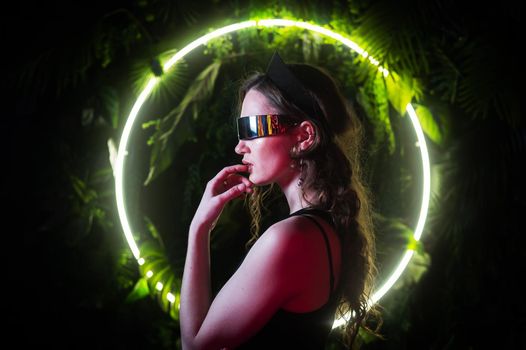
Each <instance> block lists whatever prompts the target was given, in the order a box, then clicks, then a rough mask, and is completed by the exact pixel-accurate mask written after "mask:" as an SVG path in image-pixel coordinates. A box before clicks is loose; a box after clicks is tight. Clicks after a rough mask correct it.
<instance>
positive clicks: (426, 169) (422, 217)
mask: <svg viewBox="0 0 526 350" xmlns="http://www.w3.org/2000/svg"><path fill="white" fill-rule="evenodd" d="M253 27H297V28H303V29H306V30H309V31H311V32H315V33H318V34H321V35H323V36H326V37H329V38H332V39H335V40H337V41H339V42H340V43H342V44H343V45H345V46H347V47H348V48H350V49H351V50H353V51H355V52H356V53H358V54H359V55H361V56H362V57H363V58H364V59H367V60H368V61H369V62H370V64H372V65H374V66H376V67H377V69H378V71H380V72H381V73H382V74H383V75H384V76H386V77H387V76H388V75H389V71H388V70H387V69H385V68H383V67H381V66H380V65H379V62H378V61H377V60H376V59H374V58H373V57H372V56H370V55H369V54H368V53H367V52H366V51H364V50H363V49H362V48H361V47H359V46H358V45H357V44H356V43H354V42H353V41H351V40H350V39H348V38H346V37H344V36H343V35H341V34H338V33H335V32H333V31H331V30H329V29H326V28H323V27H320V26H317V25H313V24H310V23H307V22H302V21H294V20H288V19H261V20H250V21H245V22H240V23H236V24H232V25H228V26H225V27H223V28H219V29H217V30H215V31H213V32H210V33H208V34H206V35H203V36H202V37H200V38H198V39H197V40H194V41H192V42H191V43H190V44H188V45H186V46H185V47H184V48H182V49H181V50H180V51H178V52H177V53H176V54H174V55H173V56H172V57H171V58H170V59H169V60H168V61H167V62H166V63H165V64H164V66H163V71H165V72H166V71H168V70H170V68H171V67H173V66H174V65H175V64H176V63H177V62H178V61H179V60H181V59H182V58H183V57H185V56H186V55H187V54H188V53H190V52H191V51H192V50H194V49H195V48H197V47H199V46H201V45H205V44H206V43H208V42H209V41H210V40H213V39H215V38H218V37H221V36H223V35H225V34H228V33H232V32H236V31H239V30H243V29H247V28H253ZM158 81H159V78H158V77H152V78H151V79H150V80H149V81H148V83H147V84H146V87H145V88H144V89H143V90H142V92H141V93H140V95H139V97H138V98H137V101H135V104H134V105H133V107H132V110H131V112H130V114H129V116H128V119H127V120H126V124H125V125H124V129H123V131H122V135H121V139H120V143H119V147H118V151H117V157H116V161H115V166H114V176H115V196H116V201H117V210H118V214H119V219H120V222H121V225H122V229H123V232H124V235H125V237H126V241H127V242H128V245H129V246H130V249H131V251H132V253H133V256H134V257H135V259H137V262H138V264H139V265H143V264H144V262H145V261H144V258H142V257H141V252H140V250H139V248H138V246H137V244H136V242H135V240H134V238H133V235H132V230H131V227H130V223H129V221H128V217H127V215H126V204H125V194H124V162H125V160H126V155H127V146H128V143H129V141H130V134H131V131H132V129H133V127H134V125H135V122H136V120H137V116H138V114H139V111H140V109H141V107H142V105H143V104H144V102H145V101H146V99H147V98H148V96H149V95H150V93H151V92H152V90H153V88H154V87H155V86H156V85H157V83H158ZM406 112H407V114H408V115H409V118H410V120H411V123H412V125H413V128H414V130H415V133H416V137H417V140H418V143H417V146H418V147H419V149H420V156H421V160H422V171H423V173H422V176H423V186H422V187H423V188H422V201H421V207H420V213H419V217H418V221H417V225H416V228H415V230H414V235H413V238H414V240H415V241H419V240H420V237H421V235H422V232H423V229H424V225H425V222H426V217H427V212H428V207H429V197H430V192H431V175H430V174H431V172H430V162H429V155H428V151H427V145H426V141H425V137H424V132H423V131H422V127H421V126H420V123H419V121H418V116H417V114H416V112H415V109H414V108H413V106H412V105H411V104H410V103H408V104H407V106H406ZM414 252H415V251H414V249H413V248H412V247H410V248H407V249H406V251H405V253H404V255H403V257H402V259H401V260H400V262H399V263H398V265H397V266H396V268H395V269H394V271H393V273H392V274H391V275H390V277H389V278H388V279H387V281H386V282H385V283H384V284H383V285H382V286H381V287H380V288H379V289H378V290H376V291H375V292H374V294H373V295H372V297H371V298H370V300H369V305H370V306H372V305H374V304H375V303H376V302H378V300H380V298H382V297H383V296H384V295H385V293H387V291H388V290H389V289H390V288H391V287H392V286H393V285H394V283H395V282H396V281H397V280H398V278H399V277H400V276H401V275H402V273H403V271H404V270H405V268H406V267H407V265H408V264H409V261H410V260H411V258H412V257H413V254H414ZM153 274H154V272H153V271H148V272H147V273H146V276H147V277H151V276H152V275H153ZM155 288H156V289H157V290H159V291H161V290H162V289H163V284H162V282H158V283H157V284H156V286H155ZM166 298H167V299H168V301H169V302H170V303H172V304H174V303H175V301H176V296H175V294H174V293H173V292H169V293H168V294H167V296H166ZM177 306H178V305H177ZM350 317H352V315H346V317H341V318H339V319H337V320H335V322H334V325H333V328H335V327H339V326H341V325H343V324H344V323H345V322H346V319H348V318H350Z"/></svg>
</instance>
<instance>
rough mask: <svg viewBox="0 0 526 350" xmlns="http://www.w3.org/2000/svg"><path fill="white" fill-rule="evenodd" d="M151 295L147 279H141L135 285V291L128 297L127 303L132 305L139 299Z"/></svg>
mask: <svg viewBox="0 0 526 350" xmlns="http://www.w3.org/2000/svg"><path fill="white" fill-rule="evenodd" d="M148 295H150V288H149V287H148V282H147V281H146V278H141V279H139V280H138V281H137V283H135V286H134V287H133V290H132V291H131V292H130V294H128V296H127V297H126V302H127V303H132V302H134V301H137V300H139V299H143V298H145V297H146V296H148Z"/></svg>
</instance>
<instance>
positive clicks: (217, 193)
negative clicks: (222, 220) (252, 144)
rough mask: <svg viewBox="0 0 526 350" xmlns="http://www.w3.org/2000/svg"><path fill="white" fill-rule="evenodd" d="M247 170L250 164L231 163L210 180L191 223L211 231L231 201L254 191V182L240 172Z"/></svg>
mask: <svg viewBox="0 0 526 350" xmlns="http://www.w3.org/2000/svg"><path fill="white" fill-rule="evenodd" d="M247 170H248V166H247V165H244V164H237V165H231V166H228V167H225V168H223V170H221V171H220V172H219V173H218V174H217V175H216V176H214V178H213V179H212V180H210V181H208V184H207V185H206V188H205V192H204V193H203V197H202V198H201V202H200V203H199V207H198V208H197V211H196V212H195V215H194V218H193V220H192V224H191V225H192V226H193V225H197V227H208V232H210V231H211V230H212V229H213V228H214V226H215V224H216V223H217V220H218V219H219V216H220V215H221V212H222V211H223V208H224V207H225V205H226V204H227V203H228V202H229V201H231V200H232V199H234V198H237V197H239V196H241V195H242V194H243V193H252V191H253V190H252V186H253V183H252V182H250V181H249V180H248V179H247V178H246V177H243V176H241V175H239V174H238V173H239V172H246V171H247ZM191 231H192V230H191Z"/></svg>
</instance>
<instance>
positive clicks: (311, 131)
mask: <svg viewBox="0 0 526 350" xmlns="http://www.w3.org/2000/svg"><path fill="white" fill-rule="evenodd" d="M296 130H297V134H296V140H297V143H296V144H297V145H298V149H299V151H300V152H304V151H306V150H308V149H309V148H310V147H311V146H312V144H313V143H314V140H316V128H315V127H314V125H313V124H312V122H311V121H308V120H304V121H302V122H301V124H300V125H298V126H297V128H296Z"/></svg>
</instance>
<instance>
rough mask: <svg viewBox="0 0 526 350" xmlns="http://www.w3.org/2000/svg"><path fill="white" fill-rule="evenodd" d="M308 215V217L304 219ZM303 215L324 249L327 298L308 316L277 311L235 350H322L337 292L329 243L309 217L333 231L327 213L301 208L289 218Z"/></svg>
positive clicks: (331, 220) (324, 234)
mask: <svg viewBox="0 0 526 350" xmlns="http://www.w3.org/2000/svg"><path fill="white" fill-rule="evenodd" d="M307 214H308V215H307ZM296 215H303V216H305V217H307V218H309V219H310V220H312V222H314V223H315V224H316V226H318V228H319V229H320V231H321V233H322V235H323V238H324V240H325V245H326V247H327V256H328V259H329V268H330V291H331V293H330V296H329V299H328V300H327V302H326V303H325V304H324V305H323V306H321V307H320V308H319V309H317V310H314V311H311V312H303V313H297V312H289V311H286V310H283V309H279V310H278V311H277V312H276V313H275V314H274V316H272V318H271V319H270V320H269V321H268V322H267V324H266V325H265V326H264V327H263V328H262V329H261V330H260V331H259V332H258V333H257V334H256V335H254V336H253V337H252V338H250V339H249V340H248V341H247V342H246V343H245V344H242V345H241V346H240V347H239V348H238V349H324V348H325V343H326V341H327V337H328V335H329V332H330V331H331V329H332V325H333V323H334V313H335V311H336V307H337V305H338V301H339V300H338V299H339V298H338V295H339V293H338V289H339V288H337V289H336V290H335V289H334V271H333V266H332V254H331V248H330V245H329V239H328V237H327V234H326V233H325V230H324V229H323V227H322V226H321V225H320V224H319V222H318V220H316V219H314V217H312V216H311V215H313V216H317V217H321V218H323V219H324V220H325V221H327V222H328V223H329V224H331V225H332V226H333V227H334V222H333V219H332V217H331V215H330V213H328V212H326V211H323V210H320V209H315V208H303V209H301V210H298V211H296V212H294V213H292V214H290V215H289V217H291V216H296Z"/></svg>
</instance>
